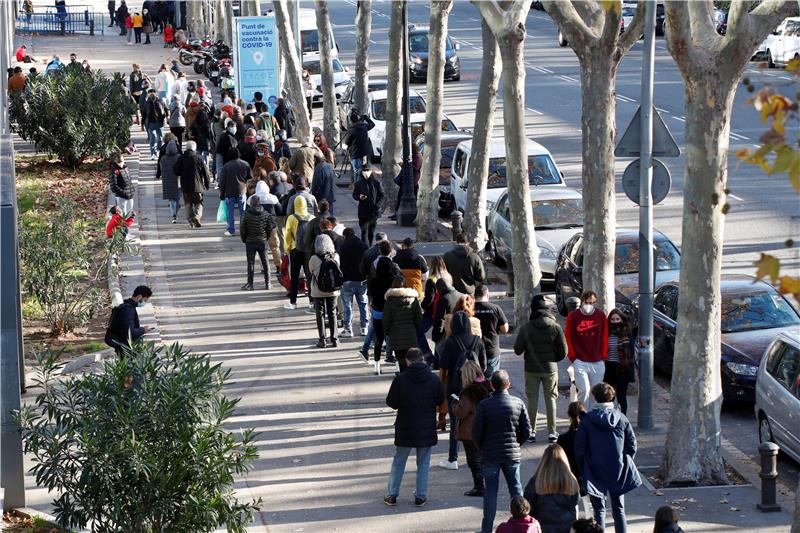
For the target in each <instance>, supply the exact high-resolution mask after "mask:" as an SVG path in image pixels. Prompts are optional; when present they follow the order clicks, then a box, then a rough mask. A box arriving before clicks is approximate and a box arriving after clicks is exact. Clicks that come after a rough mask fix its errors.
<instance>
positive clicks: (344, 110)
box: [336, 78, 389, 131]
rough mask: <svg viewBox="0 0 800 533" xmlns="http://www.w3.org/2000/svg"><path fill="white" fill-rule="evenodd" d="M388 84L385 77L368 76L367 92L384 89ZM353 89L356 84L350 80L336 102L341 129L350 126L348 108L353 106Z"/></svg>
mask: <svg viewBox="0 0 800 533" xmlns="http://www.w3.org/2000/svg"><path fill="white" fill-rule="evenodd" d="M388 85H389V81H388V80H387V79H386V78H377V79H372V78H369V80H368V81H367V93H371V92H374V91H385V90H386V87H388ZM355 89H356V86H355V84H354V83H353V80H350V84H349V85H348V86H347V87H346V88H345V90H344V94H342V98H341V99H340V100H339V101H338V102H336V104H337V107H338V109H339V127H340V128H341V129H342V131H344V130H346V129H347V128H349V127H350V110H351V109H353V107H355V100H354V98H355Z"/></svg>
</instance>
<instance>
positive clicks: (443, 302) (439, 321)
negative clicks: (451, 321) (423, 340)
mask: <svg viewBox="0 0 800 533" xmlns="http://www.w3.org/2000/svg"><path fill="white" fill-rule="evenodd" d="M462 296H464V295H463V294H461V293H460V292H458V291H457V290H455V289H454V288H453V287H447V291H445V292H443V293H440V294H439V301H438V302H437V303H436V313H434V315H433V331H432V332H431V338H432V339H433V342H439V341H440V340H442V339H443V338H444V333H445V332H444V317H445V316H446V315H447V314H448V313H450V312H452V311H453V309H454V308H455V306H456V304H457V303H458V300H459V299H461V297H462Z"/></svg>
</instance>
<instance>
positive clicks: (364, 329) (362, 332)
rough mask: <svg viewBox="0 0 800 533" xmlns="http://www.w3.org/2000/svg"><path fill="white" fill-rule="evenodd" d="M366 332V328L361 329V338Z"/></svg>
mask: <svg viewBox="0 0 800 533" xmlns="http://www.w3.org/2000/svg"><path fill="white" fill-rule="evenodd" d="M368 332H369V331H368V330H367V328H361V336H362V337H366V336H367V333H368Z"/></svg>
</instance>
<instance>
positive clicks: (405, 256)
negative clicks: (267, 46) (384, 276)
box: [394, 237, 428, 300]
mask: <svg viewBox="0 0 800 533" xmlns="http://www.w3.org/2000/svg"><path fill="white" fill-rule="evenodd" d="M394 262H395V263H397V266H398V267H400V271H401V272H402V273H403V277H404V278H405V280H406V287H410V288H412V289H414V290H415V291H417V298H419V299H420V300H422V298H423V297H424V296H425V290H424V287H423V286H424V284H425V277H426V276H427V274H428V263H427V262H426V261H425V258H424V257H422V256H421V255H420V254H419V253H418V252H417V249H416V248H414V239H412V238H411V237H406V238H405V239H403V244H402V246H401V247H400V250H398V251H397V254H396V255H395V256H394Z"/></svg>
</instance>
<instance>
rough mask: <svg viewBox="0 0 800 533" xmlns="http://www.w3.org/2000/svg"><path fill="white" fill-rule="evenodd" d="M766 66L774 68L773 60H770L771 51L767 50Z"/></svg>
mask: <svg viewBox="0 0 800 533" xmlns="http://www.w3.org/2000/svg"><path fill="white" fill-rule="evenodd" d="M767 66H768V67H769V68H775V62H774V61H773V60H772V51H771V50H767Z"/></svg>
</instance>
